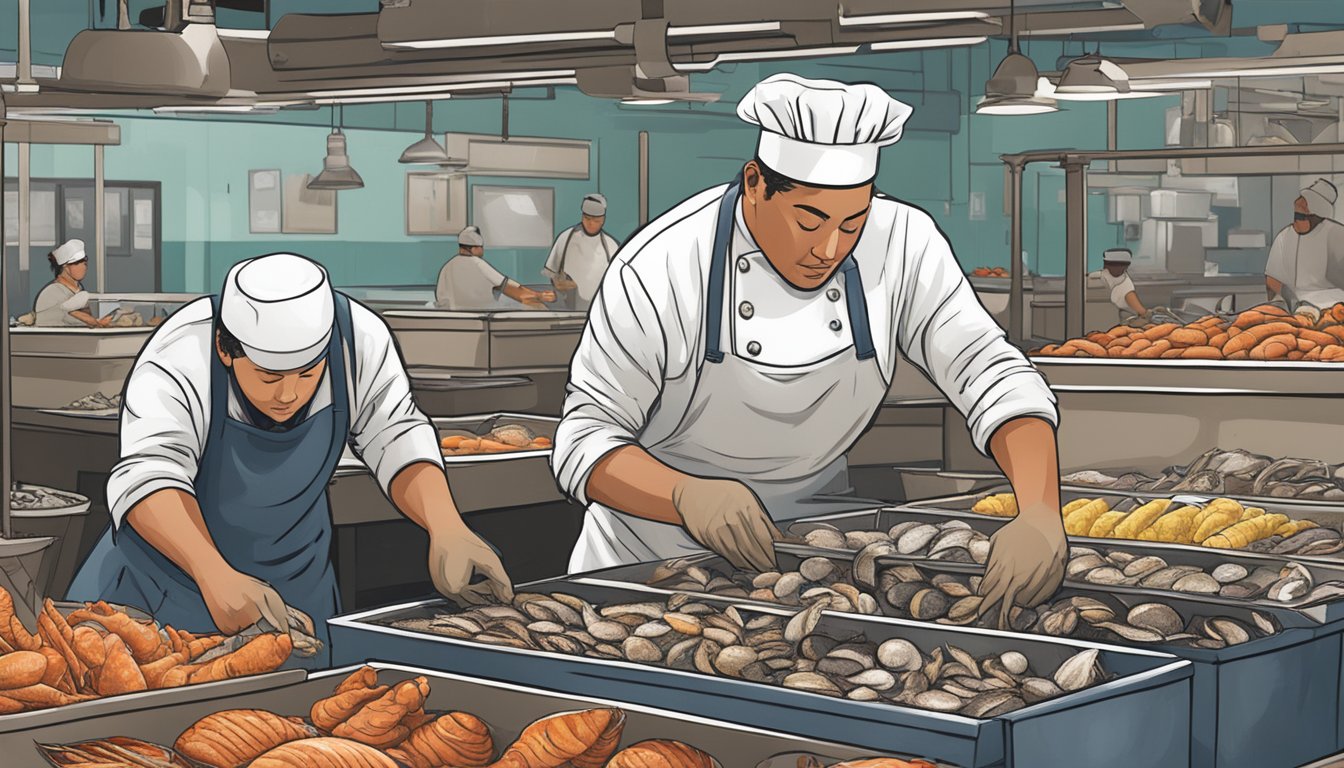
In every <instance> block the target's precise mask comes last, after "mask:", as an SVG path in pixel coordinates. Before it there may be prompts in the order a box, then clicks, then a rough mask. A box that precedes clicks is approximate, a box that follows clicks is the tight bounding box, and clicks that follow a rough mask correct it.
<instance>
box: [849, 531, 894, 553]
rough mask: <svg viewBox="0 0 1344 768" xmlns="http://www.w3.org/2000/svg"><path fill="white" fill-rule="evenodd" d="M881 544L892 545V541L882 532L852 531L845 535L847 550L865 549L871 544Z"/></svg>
mask: <svg viewBox="0 0 1344 768" xmlns="http://www.w3.org/2000/svg"><path fill="white" fill-rule="evenodd" d="M879 542H885V543H887V544H890V543H891V540H890V539H888V538H887V535H886V534H885V533H882V532H881V531H850V532H848V533H846V534H845V548H847V549H863V548H864V547H867V546H869V545H870V544H877V543H879Z"/></svg>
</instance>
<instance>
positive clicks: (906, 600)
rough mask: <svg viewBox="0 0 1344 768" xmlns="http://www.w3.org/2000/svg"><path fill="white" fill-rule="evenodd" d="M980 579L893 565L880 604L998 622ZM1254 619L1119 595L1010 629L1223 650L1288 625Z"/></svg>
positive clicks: (1081, 600)
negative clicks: (1189, 611)
mask: <svg viewBox="0 0 1344 768" xmlns="http://www.w3.org/2000/svg"><path fill="white" fill-rule="evenodd" d="M979 588H980V577H979V576H964V575H960V574H948V573H940V574H935V575H930V574H928V573H926V572H924V571H923V570H921V569H920V568H918V567H916V566H913V565H899V566H894V567H891V568H886V569H884V570H882V571H881V572H880V573H879V574H878V590H879V596H878V602H879V603H880V604H881V606H882V612H883V613H884V614H886V615H889V616H897V617H900V618H912V619H917V620H919V621H933V622H937V623H939V624H952V625H966V624H978V625H979V626H983V627H989V626H991V621H990V619H991V617H989V616H985V617H983V618H981V617H979V616H978V613H979V611H980V605H981V598H980V596H979V595H978V594H977V592H978V591H979ZM1247 613H1248V615H1249V617H1250V621H1249V622H1243V621H1240V620H1238V619H1236V618H1233V617H1230V616H1195V617H1192V618H1190V619H1189V620H1186V619H1185V618H1183V617H1182V616H1181V614H1180V613H1178V612H1177V611H1176V609H1175V608H1172V607H1171V606H1170V605H1167V604H1165V603H1158V602H1145V603H1139V604H1137V605H1133V606H1129V605H1127V604H1125V603H1124V602H1121V601H1120V600H1119V599H1118V598H1116V597H1115V596H1112V595H1107V594H1102V593H1097V594H1096V595H1094V596H1087V595H1073V596H1070V597H1065V598H1061V599H1059V600H1056V601H1054V602H1052V603H1046V604H1044V605H1041V606H1038V607H1037V608H1034V609H1032V608H1021V607H1014V608H1013V610H1012V612H1011V613H1010V614H1009V625H1010V628H1011V629H1012V630H1014V631H1017V632H1033V633H1038V634H1046V635H1053V636H1055V637H1073V638H1079V639H1086V640H1097V641H1103V642H1115V641H1116V640H1117V639H1120V640H1127V641H1129V642H1133V643H1152V644H1160V645H1169V646H1178V647H1185V648H1203V649H1208V650H1218V649H1222V648H1227V647H1229V646H1233V645H1240V644H1242V643H1245V642H1247V641H1249V640H1253V639H1257V638H1261V637H1268V636H1269V635H1273V634H1277V633H1278V632H1279V630H1280V628H1279V626H1278V624H1277V622H1276V621H1275V620H1274V618H1273V617H1272V616H1269V615H1266V614H1263V613H1261V612H1259V611H1249V612H1247Z"/></svg>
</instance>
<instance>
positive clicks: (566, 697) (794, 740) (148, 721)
mask: <svg viewBox="0 0 1344 768" xmlns="http://www.w3.org/2000/svg"><path fill="white" fill-rule="evenodd" d="M370 666H372V667H373V668H374V669H375V670H377V673H378V682H379V683H380V684H395V683H397V682H400V681H403V680H409V679H412V678H414V677H424V678H426V680H427V682H428V684H429V691H430V693H429V697H428V698H427V699H426V701H425V708H426V710H429V711H439V710H444V711H448V710H456V711H467V712H470V713H472V714H474V715H475V716H477V717H479V718H481V719H482V720H483V721H485V723H486V724H487V725H488V726H489V728H490V732H491V735H492V737H493V739H494V741H495V744H496V746H502V745H504V744H508V743H512V741H513V740H514V739H515V738H516V737H517V736H518V735H519V734H520V732H521V731H522V730H523V728H524V727H525V726H526V725H528V724H529V723H531V722H533V721H535V720H538V719H540V718H543V717H546V716H549V715H553V714H556V713H560V712H573V711H577V710H584V709H592V708H617V709H620V710H621V711H622V712H624V713H625V727H624V730H623V733H622V738H621V746H622V747H624V746H628V745H629V744H633V743H636V742H640V741H644V740H648V739H675V740H677V741H682V742H685V743H687V744H692V745H695V746H696V747H698V748H700V749H702V750H704V751H705V752H708V753H709V754H711V755H713V756H714V757H715V758H716V759H717V760H718V761H719V763H721V764H722V765H723V766H724V767H725V768H751V767H752V766H761V767H762V768H764V767H765V766H771V767H772V768H773V767H774V766H778V767H779V768H785V766H787V768H794V766H795V765H796V762H795V761H796V758H795V756H802V755H809V756H814V757H816V758H818V759H819V760H820V764H823V765H831V764H833V763H835V762H838V761H841V760H853V759H857V758H863V757H873V756H875V755H874V754H873V752H872V750H865V749H860V748H855V747H851V746H845V745H841V744H836V743H834V742H832V741H819V740H813V739H807V738H801V737H797V736H790V735H786V734H784V733H781V732H779V730H778V729H771V730H761V729H756V728H747V727H742V726H738V725H734V724H732V723H729V722H723V721H716V720H711V719H708V718H704V717H697V716H686V715H683V714H676V713H673V712H669V711H667V710H666V709H660V708H655V707H646V706H639V705H631V704H628V703H624V702H621V701H619V700H606V699H602V698H590V697H585V696H580V695H573V694H570V693H558V692H555V691H552V690H544V689H541V688H535V687H528V686H523V685H511V684H508V683H500V682H493V681H488V680H481V679H478V678H473V677H467V676H462V675H455V674H450V673H445V672H438V671H433V670H431V669H419V668H416V667H410V666H402V665H398V664H391V663H385V662H372V663H371V664H370ZM353 671H354V669H353V668H345V669H333V670H327V671H323V672H318V673H313V674H310V675H309V676H308V677H307V679H303V678H302V677H299V678H297V679H293V680H289V681H287V682H286V683H285V684H284V685H278V686H271V687H269V688H267V689H265V690H257V691H237V692H233V693H230V692H224V691H218V692H216V694H215V695H214V696H212V697H211V698H209V699H208V700H200V701H194V702H175V703H171V704H168V703H165V704H163V705H162V706H161V708H160V709H157V710H156V711H155V712H153V713H152V714H150V713H141V712H104V713H101V714H91V715H89V716H88V717H87V718H86V719H85V720H83V721H81V723H80V725H79V727H78V729H77V731H76V730H75V729H72V728H71V727H69V726H44V725H36V726H33V728H32V730H31V731H28V732H6V733H0V750H4V754H5V755H6V763H5V764H6V766H11V767H12V768H49V765H48V764H47V763H46V762H45V761H44V760H43V759H42V757H41V756H40V755H39V753H38V751H37V750H36V749H35V748H34V746H33V744H34V742H37V743H43V744H51V743H61V742H70V741H75V740H85V739H94V738H106V737H110V736H130V737H134V738H138V739H143V740H145V741H149V742H153V743H158V744H168V745H171V744H173V743H174V741H175V740H176V739H177V737H178V735H179V734H181V733H182V732H183V731H184V730H186V729H187V728H188V727H189V726H191V725H192V724H193V723H195V722H196V721H197V720H199V719H200V718H202V717H205V716H206V715H210V714H213V713H215V712H218V711H222V710H226V709H240V708H246V709H262V710H266V711H270V712H274V713H276V714H279V715H282V716H295V717H302V716H307V715H308V714H309V711H310V708H311V707H312V705H313V702H314V701H316V700H318V699H321V698H324V697H327V696H330V695H331V692H332V690H333V689H334V687H335V686H336V685H337V683H339V682H340V681H341V680H342V679H344V678H345V677H346V676H347V675H348V674H350V673H351V672H353ZM300 674H301V673H300ZM147 715H148V716H147ZM772 758H773V760H772Z"/></svg>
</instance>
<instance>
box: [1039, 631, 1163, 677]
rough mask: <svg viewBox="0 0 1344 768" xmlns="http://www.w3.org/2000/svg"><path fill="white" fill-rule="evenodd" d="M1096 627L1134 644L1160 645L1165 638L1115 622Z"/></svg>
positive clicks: (1156, 633) (1158, 634) (1152, 632)
mask: <svg viewBox="0 0 1344 768" xmlns="http://www.w3.org/2000/svg"><path fill="white" fill-rule="evenodd" d="M1094 626H1096V627H1097V629H1106V630H1110V631H1111V632H1114V633H1115V634H1117V635H1119V636H1120V637H1123V638H1124V639H1126V640H1128V641H1130V642H1132V643H1160V642H1162V639H1163V637H1164V635H1162V634H1160V633H1158V632H1154V631H1153V630H1151V629H1144V628H1143V627H1135V626H1132V625H1129V624H1121V623H1118V622H1114V621H1103V622H1101V623H1099V624H1096V625H1094ZM1060 685H1063V683H1060Z"/></svg>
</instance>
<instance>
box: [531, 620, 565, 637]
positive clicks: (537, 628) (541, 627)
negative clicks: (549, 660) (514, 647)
mask: <svg viewBox="0 0 1344 768" xmlns="http://www.w3.org/2000/svg"><path fill="white" fill-rule="evenodd" d="M527 631H528V632H534V633H536V634H538V635H558V634H560V633H561V632H564V631H565V628H564V627H562V626H560V625H559V624H556V623H555V622H554V621H534V622H532V623H531V624H528V625H527Z"/></svg>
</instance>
